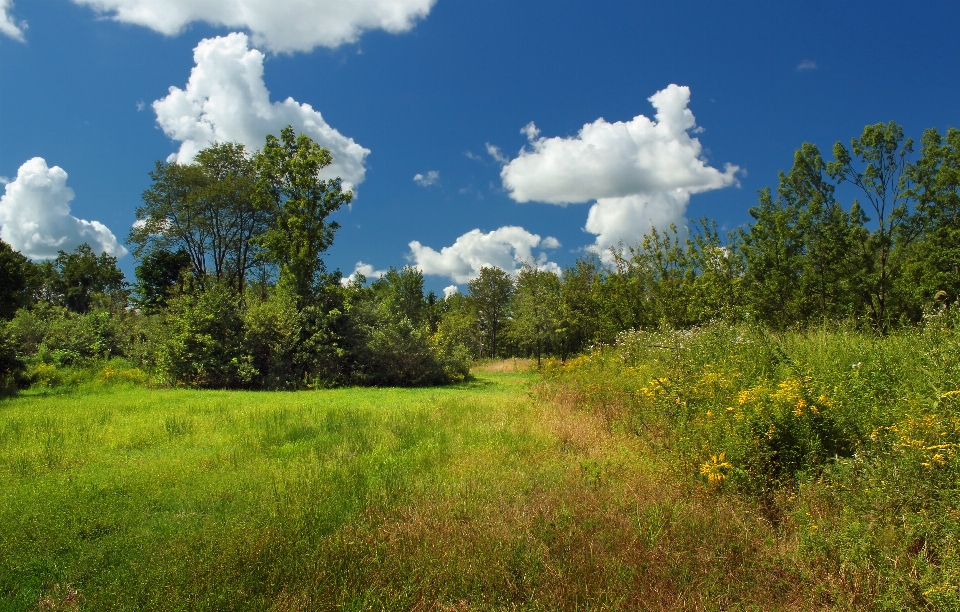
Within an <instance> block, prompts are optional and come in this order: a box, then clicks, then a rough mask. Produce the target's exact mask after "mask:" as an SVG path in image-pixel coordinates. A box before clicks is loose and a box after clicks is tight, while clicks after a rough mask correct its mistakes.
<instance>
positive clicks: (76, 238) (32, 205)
mask: <svg viewBox="0 0 960 612" xmlns="http://www.w3.org/2000/svg"><path fill="white" fill-rule="evenodd" d="M73 198H74V193H73V189H71V188H70V187H67V173H66V172H65V171H64V170H63V168H60V167H59V166H53V167H52V168H51V167H48V166H47V162H46V160H44V159H43V158H42V157H34V158H33V159H30V160H27V161H26V162H24V163H23V165H22V166H20V169H19V170H18V171H17V177H16V178H15V179H14V180H13V181H11V182H9V183H7V185H6V186H5V187H4V195H3V196H2V197H0V238H2V239H3V241H4V242H6V243H7V244H9V245H10V246H11V247H13V248H14V249H16V250H17V251H20V252H21V253H23V254H24V255H26V256H27V257H29V258H30V259H52V258H54V257H56V256H57V252H58V251H68V252H69V251H72V250H74V249H76V248H77V247H78V246H80V245H81V244H83V243H84V242H86V243H87V244H89V245H90V246H91V248H93V250H94V251H95V252H97V253H101V252H105V253H107V254H108V255H113V256H115V257H123V256H124V255H126V254H127V249H125V248H123V246H122V245H120V243H119V242H118V241H117V238H116V236H114V235H113V232H111V231H110V229H109V228H108V227H107V226H105V225H103V224H102V223H100V222H99V221H85V220H83V219H78V218H76V217H74V216H72V215H71V214H70V202H71V201H72V200H73Z"/></svg>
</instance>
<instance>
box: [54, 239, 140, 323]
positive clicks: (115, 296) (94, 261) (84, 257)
mask: <svg viewBox="0 0 960 612" xmlns="http://www.w3.org/2000/svg"><path fill="white" fill-rule="evenodd" d="M54 267H55V268H56V270H57V272H58V273H59V279H57V280H56V281H55V282H56V286H55V291H56V293H57V294H58V295H59V297H60V300H61V301H62V303H63V305H64V306H66V307H67V309H68V310H72V311H73V312H77V313H81V314H82V313H85V312H87V311H89V310H90V307H91V306H92V305H93V298H94V296H95V295H97V294H100V295H105V296H107V297H108V298H111V299H112V300H113V301H114V302H117V306H118V307H125V306H126V300H127V292H126V290H125V289H126V285H127V283H126V282H125V281H124V278H123V272H121V271H120V268H118V267H117V258H116V257H113V256H112V255H107V254H106V253H101V254H100V255H99V256H97V255H94V253H93V249H91V248H90V245H89V244H86V243H84V244H81V245H80V246H78V247H77V249H76V250H75V251H74V252H73V253H67V252H65V251H60V253H59V254H58V255H57V258H56V259H55V260H54Z"/></svg>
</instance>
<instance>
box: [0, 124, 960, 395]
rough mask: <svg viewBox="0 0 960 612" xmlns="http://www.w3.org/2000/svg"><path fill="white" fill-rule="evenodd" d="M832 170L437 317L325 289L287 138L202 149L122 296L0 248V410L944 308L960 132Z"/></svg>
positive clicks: (341, 284)
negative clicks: (133, 379)
mask: <svg viewBox="0 0 960 612" xmlns="http://www.w3.org/2000/svg"><path fill="white" fill-rule="evenodd" d="M832 154H833V159H832V160H825V159H824V157H823V154H822V153H821V151H820V150H819V149H818V148H817V146H815V145H813V144H809V143H803V144H802V145H801V146H800V148H799V149H797V151H796V152H795V154H794V160H793V165H792V167H791V168H790V169H789V171H787V172H781V173H780V175H779V177H778V183H777V186H776V188H775V189H772V188H767V189H764V190H762V191H761V192H760V193H759V194H758V195H759V198H758V201H757V203H756V204H755V205H754V206H753V207H751V208H750V209H749V213H750V216H751V218H752V221H751V222H750V223H749V224H747V225H746V226H743V227H739V228H737V229H735V230H734V231H732V232H729V233H727V234H726V235H721V233H720V232H719V230H718V229H717V226H716V224H715V223H713V222H712V221H711V220H709V219H701V220H698V221H691V222H690V223H689V225H688V226H684V227H676V226H671V227H666V228H651V230H650V232H649V233H648V234H647V235H646V236H644V237H643V238H642V240H640V241H638V242H637V243H636V244H621V245H620V246H619V248H615V249H611V251H610V252H607V253H586V254H585V255H584V256H583V257H581V258H580V259H579V260H578V261H577V262H576V263H575V264H574V265H573V266H571V267H568V268H567V269H565V270H563V272H562V274H560V275H556V274H553V273H551V272H547V271H544V270H541V269H538V268H537V267H536V265H535V263H534V262H530V263H529V264H526V265H524V266H523V267H522V269H521V270H520V272H519V273H518V274H516V275H513V274H510V273H508V272H506V271H504V270H500V269H496V268H483V269H482V270H481V271H480V273H479V275H478V276H477V277H476V278H475V279H474V280H472V281H470V283H469V285H468V292H467V293H466V294H459V293H455V294H453V295H450V296H446V297H442V298H441V297H438V296H437V295H435V294H434V293H432V292H429V293H426V294H425V293H424V279H423V275H422V273H421V272H420V271H419V270H417V269H416V268H413V267H402V268H400V269H391V270H390V271H389V273H387V274H386V275H385V276H383V278H379V279H375V280H373V281H372V282H369V283H368V282H367V279H364V278H362V277H359V278H356V279H355V280H353V281H351V282H346V281H345V280H344V279H343V277H342V275H341V273H340V272H339V271H329V270H327V269H326V267H325V265H324V262H323V257H322V256H323V253H324V252H325V251H326V250H327V249H328V248H329V247H330V246H331V244H332V243H333V239H334V236H335V232H336V230H337V228H338V225H337V223H336V222H333V221H330V220H329V219H328V217H329V215H330V214H331V213H333V212H335V211H337V210H338V209H339V208H341V207H342V206H344V205H346V204H348V203H349V202H350V200H351V198H352V193H351V192H349V191H343V189H342V187H341V184H340V181H339V179H331V180H321V179H319V178H318V172H319V171H320V170H321V169H322V168H324V167H326V166H327V165H329V164H330V162H331V157H330V153H329V152H328V151H326V150H325V149H322V148H321V147H319V146H318V145H317V144H316V143H314V142H312V141H311V140H310V139H309V138H308V137H307V136H305V135H302V134H301V135H297V134H295V133H294V131H293V129H292V128H287V129H285V130H284V131H283V132H282V134H281V135H280V136H279V137H276V136H269V137H268V138H267V140H266V143H265V145H264V147H263V148H262V149H261V150H258V151H253V152H251V151H247V150H245V148H244V147H243V146H242V145H239V144H236V143H219V144H215V145H212V146H210V147H208V148H207V149H205V150H203V151H202V152H201V153H200V154H198V155H197V157H196V160H195V162H194V163H192V164H187V165H184V164H177V163H161V162H158V163H157V164H156V167H155V169H154V170H153V171H152V172H151V173H150V179H151V185H150V187H149V188H148V189H146V190H145V191H144V192H143V202H142V206H141V207H139V208H138V209H137V222H136V223H135V225H134V227H133V229H132V230H131V232H130V235H129V238H128V244H129V245H131V247H132V250H133V253H134V255H135V256H136V258H137V261H138V266H137V268H136V278H135V279H133V282H129V281H128V280H127V279H125V278H124V275H123V273H122V272H121V271H120V270H119V268H118V267H117V261H116V259H115V258H113V257H111V256H109V255H107V254H97V253H94V252H92V250H91V249H90V247H89V246H87V245H82V246H80V247H79V248H77V249H76V250H75V251H73V252H63V251H61V252H60V254H59V256H58V257H57V258H56V259H55V260H52V261H41V262H32V261H29V260H27V259H26V258H25V257H23V256H22V255H21V254H19V253H17V252H15V251H13V250H12V249H11V248H10V247H9V246H8V245H6V244H3V245H2V247H0V262H2V263H0V274H2V283H0V287H2V289H0V292H2V294H0V316H2V318H3V323H2V326H0V342H2V357H0V360H2V370H0V376H2V381H3V382H2V389H3V390H4V392H5V393H13V392H15V391H16V390H17V389H21V388H24V387H25V386H27V385H29V384H30V383H31V381H32V382H37V381H40V382H42V379H43V378H44V376H47V377H50V376H54V375H55V372H68V371H71V370H76V369H83V368H85V367H87V366H89V365H90V364H93V363H102V362H104V361H105V360H106V361H109V360H121V361H122V362H124V363H125V364H126V365H127V366H129V367H128V369H130V368H132V369H137V370H138V371H140V372H141V373H142V377H143V379H144V380H149V381H150V382H151V384H159V385H174V386H189V387H203V388H234V389H298V388H317V387H331V386H342V385H375V386H382V385H400V386H419V385H436V384H444V383H448V382H454V381H458V380H463V379H464V377H466V376H467V375H468V371H469V366H470V363H471V361H472V360H476V359H483V358H500V357H513V356H522V357H533V358H536V359H537V362H538V364H539V363H541V361H542V359H543V358H544V357H551V358H558V359H560V360H566V359H567V358H568V357H570V356H572V355H576V354H579V353H583V352H584V351H588V350H589V349H590V348H591V347H597V346H602V345H610V344H612V343H613V342H614V341H615V339H616V338H617V336H618V334H620V333H621V332H624V331H626V330H643V329H676V330H682V329H687V328H691V327H693V326H698V325H704V324H707V323H710V322H719V321H723V322H727V323H730V324H734V323H751V324H755V325H759V326H763V327H765V328H769V329H771V330H786V329H802V328H805V327H808V326H816V325H822V324H825V323H828V322H834V323H836V322H845V323H846V324H850V325H853V326H855V327H856V328H858V329H869V330H871V331H872V332H873V333H876V334H879V335H884V334H887V333H889V332H890V331H891V330H894V329H899V328H903V327H905V326H912V325H917V324H919V323H921V322H922V321H923V319H924V316H927V315H929V314H931V313H934V312H937V311H939V310H943V309H947V308H950V307H952V306H953V305H955V304H956V302H957V299H958V297H960V131H958V130H956V129H953V128H951V129H949V130H948V131H947V132H946V133H945V134H940V133H939V132H938V131H937V130H935V129H930V130H927V131H926V132H925V133H924V135H923V137H922V139H921V141H920V145H919V151H915V150H914V143H913V141H912V140H911V139H910V138H906V137H905V136H904V134H903V130H902V128H901V127H900V126H898V125H897V124H895V123H893V122H890V123H888V124H875V125H869V126H866V127H865V128H864V130H863V133H862V134H861V135H860V136H858V137H856V138H853V139H852V140H851V141H850V143H849V145H845V144H842V143H840V142H838V143H837V144H836V145H835V146H834V148H833V151H832Z"/></svg>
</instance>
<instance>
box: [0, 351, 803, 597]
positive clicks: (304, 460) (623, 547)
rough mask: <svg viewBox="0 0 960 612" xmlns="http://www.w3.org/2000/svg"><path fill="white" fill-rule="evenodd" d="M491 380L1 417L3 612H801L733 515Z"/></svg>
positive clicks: (590, 430)
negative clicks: (789, 611)
mask: <svg viewBox="0 0 960 612" xmlns="http://www.w3.org/2000/svg"><path fill="white" fill-rule="evenodd" d="M509 365H510V367H503V368H497V367H487V368H485V370H486V371H484V372H480V373H478V374H477V378H476V379H475V380H474V381H472V382H468V383H464V384H460V385H454V386H451V387H446V388H435V389H341V390H327V391H313V392H295V393H294V392H290V393H254V392H217V391H190V390H172V389H165V390H164V389H161V390H150V389H143V388H139V387H134V386H132V385H130V384H126V383H118V384H108V383H103V382H99V383H98V382H96V381H94V382H87V383H84V384H81V385H79V386H74V387H56V386H48V387H45V388H38V389H37V390H35V391H30V392H28V393H25V394H23V395H22V396H20V397H18V398H15V399H10V400H4V401H2V402H0V492H2V493H0V495H2V500H0V610H318V609H319V610H323V609H343V610H365V609H369V610H381V609H394V610H409V609H438V610H439V609H449V610H466V609H476V610H487V609H490V610H494V609H503V610H507V609H530V610H558V609H568V610H574V609H625V610H633V609H641V608H642V609H663V610H669V609H678V608H683V609H776V608H792V607H796V604H797V602H802V601H803V597H804V580H805V579H806V577H805V575H804V573H803V571H802V569H800V568H798V567H796V566H795V565H793V564H792V563H791V561H790V556H789V554H788V553H789V549H790V546H784V544H783V542H782V541H780V540H778V539H777V535H776V532H775V531H774V530H772V529H771V528H770V526H769V525H768V524H766V523H764V522H763V521H758V520H757V518H756V512H755V509H754V508H753V507H752V506H750V505H749V504H744V503H741V502H740V501H739V500H738V499H736V498H730V499H728V500H718V499H717V498H716V497H715V496H712V495H710V494H706V493H704V492H703V491H701V490H698V489H697V488H695V487H689V486H687V485H685V484H683V483H680V484H677V483H673V482H671V481H670V480H669V474H670V471H669V469H668V468H669V462H668V461H665V460H664V458H663V457H662V456H660V455H658V454H656V453H652V452H651V447H650V446H649V445H648V444H647V443H645V442H644V441H643V440H642V439H640V438H638V437H637V436H634V435H632V434H630V433H629V432H624V431H619V430H618V428H616V427H612V426H611V423H610V422H609V421H608V420H606V419H605V418H604V416H603V415H602V414H599V413H597V412H591V411H584V410H580V409H578V408H577V407H575V406H573V405H570V404H569V403H565V402H562V401H560V402H557V401H554V400H553V396H552V391H550V390H548V389H547V388H546V387H544V386H543V385H542V384H540V383H539V382H538V380H539V379H538V378H537V377H536V376H533V375H531V374H525V373H521V372H516V371H514V370H516V369H517V368H516V367H515V366H514V365H513V364H509ZM498 370H499V371H498ZM106 378H107V379H109V378H110V377H106ZM103 379H104V377H103V376H101V377H100V379H99V380H103Z"/></svg>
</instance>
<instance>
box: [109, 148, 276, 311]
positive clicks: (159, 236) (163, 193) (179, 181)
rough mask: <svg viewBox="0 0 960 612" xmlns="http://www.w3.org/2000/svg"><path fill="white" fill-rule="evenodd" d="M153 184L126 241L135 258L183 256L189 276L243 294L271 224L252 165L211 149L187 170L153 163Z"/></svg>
mask: <svg viewBox="0 0 960 612" xmlns="http://www.w3.org/2000/svg"><path fill="white" fill-rule="evenodd" d="M150 178H151V179H152V180H153V184H152V185H151V187H150V188H149V189H147V190H146V191H144V192H143V206H141V207H140V208H138V209H137V222H136V224H135V225H134V227H133V229H132V230H131V231H130V236H129V238H128V239H127V241H128V242H129V243H131V244H132V245H134V249H133V254H134V256H136V257H138V258H140V257H144V256H146V255H147V254H150V253H156V252H159V251H167V252H168V253H176V252H178V251H181V250H182V251H184V252H185V253H187V255H188V256H189V258H190V263H191V269H192V270H193V275H194V277H195V278H196V280H197V281H198V283H199V284H200V286H201V287H204V286H205V284H206V283H207V282H208V280H213V281H215V282H227V283H228V284H229V286H231V287H232V288H233V289H234V290H235V291H237V292H238V293H242V292H243V289H244V286H245V284H246V278H247V274H248V272H249V270H250V269H251V268H252V267H253V266H254V265H255V263H256V254H257V252H256V250H257V246H256V242H255V241H254V238H255V237H256V236H259V235H261V234H262V233H263V232H264V231H265V230H266V226H267V224H268V223H269V221H270V215H269V212H268V211H266V210H265V209H264V207H263V206H262V205H261V203H260V202H259V198H258V193H257V191H256V186H257V180H256V178H257V176H256V165H255V164H254V161H253V159H252V158H251V157H250V156H249V155H248V154H247V152H246V150H245V148H244V146H243V145H242V144H238V143H216V144H213V145H211V146H209V147H207V148H206V149H204V150H202V151H201V152H200V153H198V154H197V156H196V158H195V160H194V163H192V164H178V163H171V164H164V163H161V162H157V165H156V168H155V169H154V171H153V172H151V173H150Z"/></svg>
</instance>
